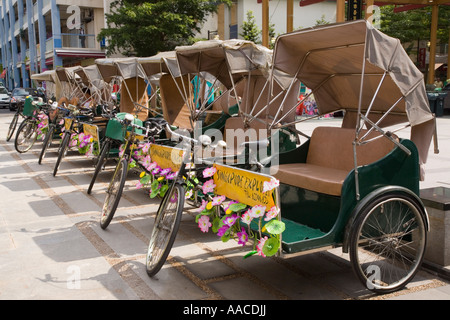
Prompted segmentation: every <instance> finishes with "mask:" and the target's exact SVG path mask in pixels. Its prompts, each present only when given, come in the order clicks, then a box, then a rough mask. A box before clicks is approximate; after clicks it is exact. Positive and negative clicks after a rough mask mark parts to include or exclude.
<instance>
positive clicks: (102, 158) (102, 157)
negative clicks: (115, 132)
mask: <svg viewBox="0 0 450 320" xmlns="http://www.w3.org/2000/svg"><path fill="white" fill-rule="evenodd" d="M110 149H111V141H110V140H109V139H108V140H106V141H105V143H104V144H103V146H102V149H101V151H100V154H99V156H98V158H97V164H96V165H95V171H94V175H93V176H92V179H91V183H89V187H88V189H87V194H91V192H92V188H93V187H94V184H95V180H97V176H98V174H99V172H100V171H101V170H102V169H103V167H104V165H105V163H106V160H107V158H108V154H109V150H110Z"/></svg>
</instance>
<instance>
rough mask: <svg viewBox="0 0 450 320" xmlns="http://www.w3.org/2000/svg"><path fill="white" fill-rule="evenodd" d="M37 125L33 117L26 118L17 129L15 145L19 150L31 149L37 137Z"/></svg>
mask: <svg viewBox="0 0 450 320" xmlns="http://www.w3.org/2000/svg"><path fill="white" fill-rule="evenodd" d="M36 129H37V125H36V122H35V121H34V120H32V119H25V120H24V121H23V122H22V123H21V124H20V126H19V129H17V134H16V139H15V140H14V147H15V148H16V150H17V152H20V153H25V152H27V151H28V150H30V149H31V147H32V146H33V144H34V143H35V142H36V139H37V132H36Z"/></svg>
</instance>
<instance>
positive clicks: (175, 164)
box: [150, 144, 184, 171]
mask: <svg viewBox="0 0 450 320" xmlns="http://www.w3.org/2000/svg"><path fill="white" fill-rule="evenodd" d="M183 155H184V150H183V149H178V148H172V147H168V146H162V145H159V144H152V145H150V157H151V158H152V161H154V162H156V163H157V164H158V165H159V166H160V167H161V168H162V169H167V168H171V169H172V171H178V170H180V168H181V163H182V162H183Z"/></svg>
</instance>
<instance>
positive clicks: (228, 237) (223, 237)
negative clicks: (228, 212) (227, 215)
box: [220, 230, 230, 242]
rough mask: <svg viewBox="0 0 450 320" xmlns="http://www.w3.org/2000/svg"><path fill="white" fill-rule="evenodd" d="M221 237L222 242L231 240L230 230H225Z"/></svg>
mask: <svg viewBox="0 0 450 320" xmlns="http://www.w3.org/2000/svg"><path fill="white" fill-rule="evenodd" d="M220 239H221V240H222V242H227V241H228V240H230V231H229V230H228V231H227V232H225V234H224V235H223V236H222V237H221V238H220Z"/></svg>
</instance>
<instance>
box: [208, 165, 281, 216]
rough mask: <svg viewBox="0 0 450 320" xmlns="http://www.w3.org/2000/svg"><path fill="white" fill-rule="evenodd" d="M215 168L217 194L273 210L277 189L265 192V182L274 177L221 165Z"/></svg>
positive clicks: (214, 177)
mask: <svg viewBox="0 0 450 320" xmlns="http://www.w3.org/2000/svg"><path fill="white" fill-rule="evenodd" d="M214 167H215V168H216V169H217V171H216V173H215V174H214V176H213V179H214V184H215V185H216V188H215V193H216V194H219V195H224V196H226V197H227V198H229V199H233V200H236V201H239V202H241V203H244V204H246V205H249V206H252V207H253V206H256V205H263V206H266V207H267V208H271V207H273V206H274V205H275V200H274V199H275V198H274V190H275V189H273V190H269V191H266V192H263V188H264V182H269V181H270V180H271V178H272V177H270V176H267V175H263V174H259V173H256V172H251V171H247V170H243V169H239V168H234V167H230V166H224V165H220V164H214Z"/></svg>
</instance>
